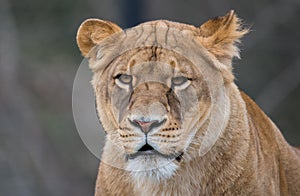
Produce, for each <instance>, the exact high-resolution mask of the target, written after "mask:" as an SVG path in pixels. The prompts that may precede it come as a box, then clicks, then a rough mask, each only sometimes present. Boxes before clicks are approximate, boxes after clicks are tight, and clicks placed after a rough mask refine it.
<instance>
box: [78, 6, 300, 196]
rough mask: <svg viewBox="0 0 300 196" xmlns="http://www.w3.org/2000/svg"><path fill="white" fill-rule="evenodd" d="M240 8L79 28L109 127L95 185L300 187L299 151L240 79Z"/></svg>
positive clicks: (279, 190) (214, 189) (268, 190)
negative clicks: (178, 19) (200, 20)
mask: <svg viewBox="0 0 300 196" xmlns="http://www.w3.org/2000/svg"><path fill="white" fill-rule="evenodd" d="M247 31H248V30H247V29H245V28H243V27H242V25H241V21H240V20H239V19H238V18H237V16H236V15H235V13H234V12H233V11H231V12H229V13H228V14H227V15H225V16H223V17H217V18H214V19H211V20H209V21H207V22H206V23H204V24H203V25H201V26H200V27H195V26H191V25H186V24H180V23H175V22H170V21H165V20H158V21H151V22H147V23H143V24H140V25H138V26H136V27H134V28H130V29H126V30H122V29H121V28H120V27H118V26H117V25H116V24H114V23H112V22H108V21H103V20H99V19H88V20H86V21H84V22H83V23H82V24H81V26H80V28H79V30H78V34H77V43H78V46H79V49H80V51H81V52H82V54H83V56H84V57H86V58H87V59H88V60H89V66H90V69H91V70H92V71H93V73H94V76H93V80H92V85H93V88H94V91H95V96H96V103H97V112H98V115H99V117H100V121H101V123H102V125H103V127H104V129H105V131H106V133H107V139H106V144H105V148H104V152H103V155H102V161H101V164H100V168H99V174H98V178H97V182H96V192H95V195H96V196H99V195H143V196H144V195H151V196H152V195H192V196H194V195H295V196H296V195H300V151H299V150H297V149H296V148H294V147H291V146H290V145H289V144H288V143H287V142H286V141H285V139H284V138H283V136H282V135H281V133H280V131H279V130H278V128H277V127H276V125H275V124H274V123H273V122H272V121H271V120H270V119H269V118H268V117H267V116H266V114H264V112H263V111H262V110H261V109H260V108H259V107H258V106H257V105H256V104H255V102H254V101H253V100H251V99H250V98H249V97H248V96H247V95H246V94H245V93H243V92H242V91H240V90H239V89H238V88H237V86H236V85H235V83H234V76H233V73H232V59H233V58H234V57H239V50H238V48H237V43H238V42H239V41H240V38H241V37H242V36H243V35H245V34H246V33H247Z"/></svg>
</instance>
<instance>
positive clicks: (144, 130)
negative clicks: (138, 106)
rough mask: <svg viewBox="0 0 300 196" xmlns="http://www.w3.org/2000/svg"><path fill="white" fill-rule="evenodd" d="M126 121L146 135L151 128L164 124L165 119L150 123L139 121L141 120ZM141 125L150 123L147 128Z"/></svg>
mask: <svg viewBox="0 0 300 196" xmlns="http://www.w3.org/2000/svg"><path fill="white" fill-rule="evenodd" d="M128 121H129V122H130V124H132V125H133V126H135V127H138V128H140V130H141V131H142V132H143V133H145V134H148V133H149V132H150V131H151V130H152V129H153V128H155V127H159V126H161V125H162V124H164V123H165V122H166V119H163V120H161V121H158V120H152V121H141V120H130V119H128ZM142 123H151V124H150V125H149V126H144V127H143V126H141V124H142Z"/></svg>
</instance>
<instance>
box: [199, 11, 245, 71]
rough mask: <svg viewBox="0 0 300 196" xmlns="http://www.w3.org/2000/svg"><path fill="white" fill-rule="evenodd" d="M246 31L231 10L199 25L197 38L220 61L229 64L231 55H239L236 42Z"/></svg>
mask: <svg viewBox="0 0 300 196" xmlns="http://www.w3.org/2000/svg"><path fill="white" fill-rule="evenodd" d="M247 32H248V29H244V28H242V25H241V21H240V19H239V18H237V16H236V14H235V13H234V11H233V10H231V11H230V12H229V13H228V14H226V15H225V16H222V17H217V18H214V19H211V20H209V21H207V22H205V23H204V24H203V25H201V26H200V36H199V37H198V39H199V41H200V42H201V44H202V45H203V46H204V47H205V48H206V49H207V50H208V51H209V52H210V53H212V54H213V55H214V56H215V57H216V58H217V59H218V60H219V61H220V62H221V63H223V64H225V65H229V66H231V62H232V59H233V57H238V58H239V57H240V56H239V49H238V47H237V46H236V44H237V43H239V42H240V38H241V37H243V36H244V35H245V34H246V33H247Z"/></svg>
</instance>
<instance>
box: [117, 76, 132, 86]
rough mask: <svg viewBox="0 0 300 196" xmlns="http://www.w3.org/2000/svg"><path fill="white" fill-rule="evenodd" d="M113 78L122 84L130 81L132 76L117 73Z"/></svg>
mask: <svg viewBox="0 0 300 196" xmlns="http://www.w3.org/2000/svg"><path fill="white" fill-rule="evenodd" d="M115 78H116V79H118V80H119V81H120V82H122V83H123V84H130V83H131V82H132V76H131V75H127V74H119V75H117V76H116V77H115Z"/></svg>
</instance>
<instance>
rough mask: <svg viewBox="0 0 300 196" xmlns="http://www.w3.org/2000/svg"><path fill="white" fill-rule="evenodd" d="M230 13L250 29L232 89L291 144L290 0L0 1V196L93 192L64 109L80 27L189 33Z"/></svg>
mask: <svg viewBox="0 0 300 196" xmlns="http://www.w3.org/2000/svg"><path fill="white" fill-rule="evenodd" d="M230 9H234V10H235V11H236V12H237V14H238V15H239V16H240V17H241V18H243V19H244V21H245V22H246V24H248V25H249V26H251V29H252V32H251V33H250V34H249V35H247V36H246V37H245V38H244V39H243V43H242V45H241V56H242V60H235V61H234V67H235V69H234V72H235V75H236V77H237V84H238V85H239V86H240V88H241V89H243V90H244V91H246V92H247V93H248V94H249V95H250V96H251V97H252V98H254V99H255V100H256V101H257V102H258V104H259V105H260V106H261V107H262V108H263V110H264V111H265V112H266V113H267V114H268V115H269V116H270V117H271V118H272V119H273V120H274V122H275V123H276V124H277V125H278V126H279V128H280V129H281V130H282V132H283V134H284V136H285V137H286V138H287V140H288V141H289V143H291V144H293V145H300V118H299V117H300V101H299V100H300V85H299V83H300V55H299V52H300V33H299V32H300V1H299V0H272V1H271V0H253V1H243V3H241V1H233V0H229V1H219V0H207V1H196V0H165V1H159V0H144V1H141V0H87V1H83V0H52V1H38V0H22V1H20V0H0V195H5V196H9V195H13V196H35V195H43V196H48V195H49V196H52V195H54V196H56V195H58V196H63V195H74V196H79V195H92V194H93V190H94V181H95V179H96V174H97V166H98V163H99V160H98V159H97V158H95V157H94V156H93V155H92V154H91V153H90V152H89V151H88V150H87V148H86V147H85V146H84V144H83V143H82V142H81V140H80V137H79V135H78V133H77V131H76V128H75V125H74V121H73V116H72V102H71V101H72V96H71V95H72V84H73V80H74V76H75V73H76V70H77V68H78V66H79V64H80V63H81V60H82V57H81V54H80V52H79V50H78V48H77V46H76V41H75V36H76V31H77V28H78V26H79V25H80V23H81V22H82V21H83V20H85V19H86V18H90V17H97V18H101V19H107V20H111V21H114V22H116V23H117V24H119V25H120V26H121V27H123V28H128V27H131V26H133V25H136V24H138V23H139V22H143V21H147V20H153V19H169V20H175V21H179V22H184V23H190V24H194V25H196V26H199V25H200V24H201V23H203V22H205V21H206V20H207V19H208V18H211V17H214V16H218V15H224V14H225V13H227V12H228V11H229V10H230Z"/></svg>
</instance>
